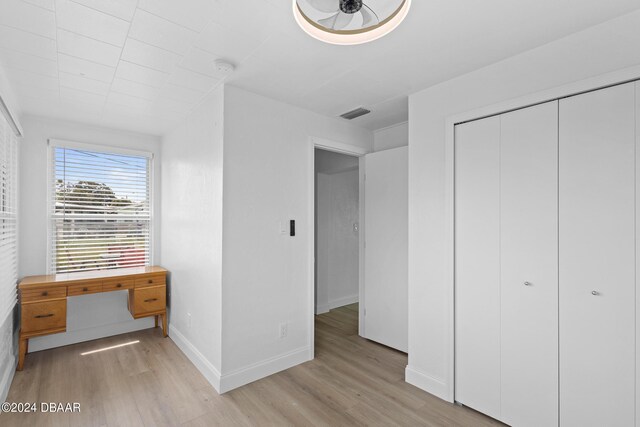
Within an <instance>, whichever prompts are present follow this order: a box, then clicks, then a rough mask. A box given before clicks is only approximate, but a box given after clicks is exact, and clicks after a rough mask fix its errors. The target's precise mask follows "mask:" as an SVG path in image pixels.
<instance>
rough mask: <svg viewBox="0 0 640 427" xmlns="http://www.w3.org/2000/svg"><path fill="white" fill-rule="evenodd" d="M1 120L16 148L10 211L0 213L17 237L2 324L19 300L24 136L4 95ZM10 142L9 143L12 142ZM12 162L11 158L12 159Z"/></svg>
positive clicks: (1, 293)
mask: <svg viewBox="0 0 640 427" xmlns="http://www.w3.org/2000/svg"><path fill="white" fill-rule="evenodd" d="M0 120H3V121H4V122H5V124H6V126H7V127H8V130H9V132H11V133H12V134H13V138H14V140H13V142H12V143H13V144H15V145H14V147H13V149H14V150H15V153H14V154H15V158H14V159H13V160H14V161H15V163H14V164H12V163H9V165H8V166H9V168H10V169H9V172H10V174H11V175H10V177H9V180H10V183H11V184H13V188H11V189H10V191H11V190H13V191H12V193H10V194H9V198H10V200H9V207H10V209H11V210H10V211H9V213H0V215H2V217H4V218H8V219H13V221H14V237H15V242H14V249H15V252H14V254H13V255H14V257H15V263H14V264H13V267H14V271H11V272H10V274H11V276H12V277H14V279H15V282H14V283H13V293H12V294H11V298H12V301H10V302H9V304H8V305H6V307H7V308H8V310H7V311H6V312H5V311H4V310H5V303H6V302H5V301H0V325H1V324H3V323H4V322H5V321H6V320H7V318H9V317H10V316H11V313H13V311H14V310H15V304H16V303H17V301H18V292H17V281H18V277H19V263H20V259H19V251H20V247H19V245H20V237H19V233H20V211H19V209H20V202H19V194H20V188H19V182H20V180H19V178H20V147H19V140H18V138H19V137H21V136H22V133H21V130H20V127H19V126H18V125H17V123H16V122H15V121H14V120H13V117H12V116H11V114H10V112H9V110H8V109H7V108H6V106H5V104H4V101H3V100H2V97H0ZM12 143H9V144H12ZM10 162H11V160H10ZM12 166H13V167H14V169H11V167H12ZM5 291H6V289H0V296H2V297H5Z"/></svg>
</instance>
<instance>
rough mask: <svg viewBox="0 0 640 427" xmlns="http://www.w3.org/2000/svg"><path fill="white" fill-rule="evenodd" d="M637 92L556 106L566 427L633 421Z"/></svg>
mask: <svg viewBox="0 0 640 427" xmlns="http://www.w3.org/2000/svg"><path fill="white" fill-rule="evenodd" d="M634 89H635V88H634V84H633V83H631V84H625V85H620V86H616V87H612V88H608V89H603V90H598V91H595V92H591V93H587V94H582V95H578V96H574V97H571V98H567V99H563V100H561V101H560V150H559V165H560V169H559V200H560V203H559V208H560V209H559V229H560V234H559V236H560V242H559V260H560V264H559V265H560V271H559V277H560V301H559V302H560V424H561V425H563V426H567V427H573V426H580V427H585V426H632V425H635V419H634V411H635V405H636V403H635V375H634V372H635V364H636V362H635V336H636V334H635V324H636V320H635V304H636V303H635V301H636V295H635V280H636V279H635V272H636V259H635V248H636V241H635V240H636V234H635V233H636V229H635V215H636V212H635V191H636V189H635V179H636V178H635V155H636V153H635V90H634ZM523 369H526V366H523Z"/></svg>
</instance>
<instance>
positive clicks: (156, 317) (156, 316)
mask: <svg viewBox="0 0 640 427" xmlns="http://www.w3.org/2000/svg"><path fill="white" fill-rule="evenodd" d="M153 317H155V319H156V326H155V327H156V328H157V327H158V315H157V314H156V315H155V316H153Z"/></svg>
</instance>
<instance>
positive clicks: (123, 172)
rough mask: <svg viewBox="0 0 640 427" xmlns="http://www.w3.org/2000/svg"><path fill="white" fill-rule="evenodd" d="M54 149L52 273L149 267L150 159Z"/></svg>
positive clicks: (81, 150)
mask: <svg viewBox="0 0 640 427" xmlns="http://www.w3.org/2000/svg"><path fill="white" fill-rule="evenodd" d="M51 150H52V156H51V158H52V161H53V168H52V174H51V177H50V181H51V182H50V191H51V193H50V198H49V200H50V202H51V203H50V204H51V206H50V227H51V228H50V233H49V235H50V254H51V256H50V263H51V264H50V271H51V273H71V272H77V271H89V270H103V269H115V268H126V267H139V266H145V265H149V264H150V259H151V253H150V251H151V249H150V248H151V209H150V206H151V202H150V194H151V188H150V187H151V182H150V166H151V159H150V158H149V157H148V156H144V155H129V154H119V153H109V152H102V151H99V150H95V151H93V150H91V149H79V148H76V146H75V145H74V146H64V145H59V144H52V147H51Z"/></svg>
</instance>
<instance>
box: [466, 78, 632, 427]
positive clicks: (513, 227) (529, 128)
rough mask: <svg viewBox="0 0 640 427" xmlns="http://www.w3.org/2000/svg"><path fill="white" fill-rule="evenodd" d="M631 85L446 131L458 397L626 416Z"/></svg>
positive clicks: (512, 420) (521, 417) (500, 411)
mask: <svg viewBox="0 0 640 427" xmlns="http://www.w3.org/2000/svg"><path fill="white" fill-rule="evenodd" d="M636 102H637V101H636V83H627V84H622V85H618V86H614V87H610V88H606V89H601V90H597V91H593V92H589V93H585V94H580V95H576V96H572V97H568V98H564V99H560V100H556V101H552V102H547V103H544V104H540V105H536V106H533V107H528V108H523V109H520V110H517V111H512V112H509V113H505V114H502V115H497V116H492V117H488V118H484V119H480V120H476V121H472V122H468V123H463V124H459V125H457V126H456V129H455V219H454V220H455V304H456V306H455V399H456V401H457V402H459V403H461V404H464V405H466V406H469V407H471V408H474V409H476V410H478V411H480V412H483V413H485V414H487V415H489V416H491V417H494V418H496V419H499V420H501V421H503V422H505V423H507V424H510V425H513V426H553V425H561V426H602V425H607V426H633V425H637V424H636V421H635V411H636V408H635V406H636V398H635V392H636V383H637V379H636V363H637V358H636V341H637V340H636V334H637V330H636V329H637V328H636V308H637V307H638V303H637V299H636V278H635V276H636V259H637V258H636V244H637V242H640V240H639V239H638V238H637V235H636V218H637V214H636V211H637V209H636V191H637V190H638V188H639V187H638V185H636V175H637V173H636V171H637V170H636V164H637V160H636V144H637V143H638V140H637V136H636V121H638V122H639V123H640V120H638V114H639V112H640V108H638V106H637V105H636Z"/></svg>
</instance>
